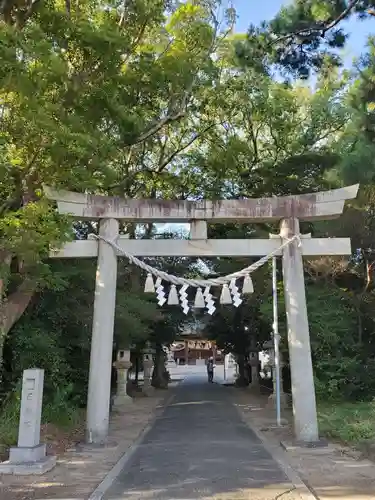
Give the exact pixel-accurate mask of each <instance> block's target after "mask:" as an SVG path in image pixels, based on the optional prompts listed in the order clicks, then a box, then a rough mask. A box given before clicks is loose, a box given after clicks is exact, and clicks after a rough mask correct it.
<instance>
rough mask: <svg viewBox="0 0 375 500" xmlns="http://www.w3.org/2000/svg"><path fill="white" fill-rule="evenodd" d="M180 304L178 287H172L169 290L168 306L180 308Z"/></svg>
mask: <svg viewBox="0 0 375 500" xmlns="http://www.w3.org/2000/svg"><path fill="white" fill-rule="evenodd" d="M179 304H180V299H179V298H178V293H177V288H176V285H172V286H171V288H170V290H169V295H168V305H169V306H178V305H179Z"/></svg>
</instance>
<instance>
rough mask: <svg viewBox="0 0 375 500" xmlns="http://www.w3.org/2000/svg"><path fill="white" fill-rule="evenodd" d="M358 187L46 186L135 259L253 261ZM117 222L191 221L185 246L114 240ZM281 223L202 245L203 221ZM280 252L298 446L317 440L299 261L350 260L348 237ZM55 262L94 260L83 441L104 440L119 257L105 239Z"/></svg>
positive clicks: (58, 254) (73, 245) (63, 206)
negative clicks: (77, 189)
mask: <svg viewBox="0 0 375 500" xmlns="http://www.w3.org/2000/svg"><path fill="white" fill-rule="evenodd" d="M357 192H358V185H354V186H349V187H346V188H341V189H335V190H331V191H325V192H319V193H312V194H304V195H298V196H285V197H273V198H260V199H247V200H220V201H208V200H202V201H198V202H193V201H180V200H173V201H163V200H137V199H123V198H118V197H107V196H97V195H89V194H79V193H73V192H69V191H56V190H53V189H52V188H48V187H47V188H45V193H46V196H47V197H48V198H49V199H51V200H55V201H56V202H57V206H58V210H59V212H60V213H61V214H71V215H72V216H73V217H74V218H76V219H78V220H84V219H89V220H98V221H99V235H100V236H102V237H103V238H106V239H107V240H112V241H113V240H116V242H117V245H119V247H120V248H121V249H123V250H125V251H126V252H128V253H130V254H132V255H134V256H143V257H146V256H150V257H151V256H152V257H156V256H163V257H167V256H187V257H201V256H205V257H230V256H231V257H250V256H264V255H267V254H269V253H271V252H273V251H275V250H277V248H278V247H279V246H280V245H281V244H282V243H283V242H285V241H287V240H288V239H290V238H292V237H293V236H295V235H299V232H300V230H299V222H300V221H317V220H324V219H332V218H336V217H339V216H340V215H341V214H342V211H343V208H344V203H345V200H348V199H353V198H355V197H356V195H357ZM119 220H122V221H128V222H134V223H145V222H153V223H190V224H191V230H190V240H172V241H171V240H145V239H139V240H137V239H128V238H127V237H121V236H119ZM208 222H209V223H211V224H214V223H224V222H237V223H260V222H279V223H280V234H279V235H270V239H247V240H246V239H242V240H237V239H236V240H230V239H226V240H219V239H218V240H216V239H207V223H208ZM300 241H301V242H302V244H301V245H299V243H298V241H297V240H296V239H295V240H294V241H292V242H291V243H290V244H289V245H288V246H286V247H285V248H284V249H283V250H282V251H281V252H280V255H282V265H283V279H284V292H285V307H286V315H287V326H288V344H289V355H290V363H291V379H292V396H293V414H294V429H295V437H296V440H297V441H301V442H306V443H311V442H316V441H318V439H319V434H318V424H317V413H316V402H315V389H314V379H313V369H312V362H311V349H310V336H309V325H308V317H307V307H306V296H305V284H304V274H303V262H302V256H308V257H314V256H321V255H350V254H351V244H350V239H349V238H311V235H309V234H307V235H301V240H300ZM51 257H53V258H77V257H96V258H97V260H98V265H97V273H96V287H95V302H94V319H93V330H92V344H91V359H90V375H89V389H88V402H87V424H86V432H87V434H86V437H87V440H88V442H90V443H101V442H103V441H104V440H105V439H106V437H107V434H108V426H109V402H110V379H111V364H112V345H113V327H114V313H115V302H116V279H117V255H116V252H115V250H114V249H113V248H112V247H111V246H110V245H109V244H108V243H106V242H105V241H103V240H99V241H98V240H78V241H74V242H70V243H67V244H66V245H65V246H64V247H63V248H62V249H60V250H57V251H52V252H51Z"/></svg>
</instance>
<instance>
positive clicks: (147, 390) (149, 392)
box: [142, 384, 155, 396]
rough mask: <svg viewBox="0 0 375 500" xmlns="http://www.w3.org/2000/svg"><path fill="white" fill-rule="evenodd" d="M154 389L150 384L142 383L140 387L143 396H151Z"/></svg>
mask: <svg viewBox="0 0 375 500" xmlns="http://www.w3.org/2000/svg"><path fill="white" fill-rule="evenodd" d="M154 391H155V388H154V387H152V385H151V384H150V385H146V386H145V385H144V386H143V387H142V394H143V395H144V396H151V395H152V394H153V393H154Z"/></svg>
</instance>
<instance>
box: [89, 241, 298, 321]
mask: <svg viewBox="0 0 375 500" xmlns="http://www.w3.org/2000/svg"><path fill="white" fill-rule="evenodd" d="M90 236H91V237H93V238H95V239H98V240H102V241H104V242H106V243H107V244H108V245H110V246H111V247H113V248H114V249H115V250H117V252H119V253H120V254H122V255H124V256H125V257H126V258H127V259H128V260H129V261H130V262H132V263H133V264H135V265H136V266H138V267H140V268H141V269H143V270H144V271H146V272H147V273H148V276H147V280H146V285H145V292H155V289H156V292H157V297H158V303H159V305H161V306H162V305H163V304H165V302H168V304H169V305H178V304H179V303H180V302H181V306H182V308H183V311H184V313H185V314H187V313H188V311H189V309H190V308H189V306H188V300H187V293H186V292H187V289H188V288H189V287H194V288H197V289H198V290H197V293H196V297H195V303H194V307H197V308H205V307H207V309H208V312H209V314H213V312H214V311H215V309H216V308H215V307H214V301H213V300H212V298H213V296H212V295H211V294H210V287H211V286H222V293H221V297H220V303H221V304H231V303H232V296H233V304H234V305H235V306H236V307H238V306H239V305H240V304H241V303H242V300H241V298H240V293H239V291H238V287H237V286H236V280H237V279H239V278H244V284H243V288H242V293H243V294H246V293H252V292H253V291H254V289H253V284H252V281H251V277H250V274H251V273H252V272H254V271H256V270H257V269H259V268H260V267H262V266H263V265H264V264H266V262H268V261H269V260H270V259H272V258H273V257H275V256H276V255H277V254H278V253H279V252H280V251H281V250H283V249H284V248H285V247H287V246H288V245H290V244H291V243H292V242H294V241H296V240H297V241H298V242H299V245H298V246H300V245H301V239H300V235H295V236H293V237H292V238H290V239H288V240H286V241H285V242H284V243H283V244H282V245H280V246H279V247H278V248H276V249H275V250H274V251H273V252H271V253H269V254H268V255H265V256H264V257H262V258H261V259H259V260H258V261H257V262H254V263H253V264H251V265H250V266H248V267H245V268H244V269H242V270H241V271H237V272H235V273H232V274H228V275H226V276H222V277H220V278H211V279H205V280H198V279H188V278H181V277H178V276H175V275H173V274H168V273H166V272H164V271H160V270H159V269H156V268H154V267H152V266H149V265H148V264H146V263H145V262H143V261H142V260H139V259H138V258H137V257H135V256H134V255H132V254H130V253H128V252H126V251H125V250H123V249H122V248H121V247H120V246H119V245H118V244H117V243H116V241H114V240H109V239H108V238H105V237H104V236H100V235H96V234H92V235H90ZM116 240H117V238H116ZM152 276H155V277H156V278H157V279H156V283H155V284H154V282H153V279H152ZM162 281H167V282H169V283H171V284H172V286H171V289H170V291H169V297H168V300H167V299H166V298H165V293H164V289H163V285H162ZM228 285H229V286H228ZM176 286H181V287H182V288H181V289H180V290H179V291H178V292H177V289H176ZM202 288H205V290H204V291H203V290H202ZM178 295H180V299H179V298H178Z"/></svg>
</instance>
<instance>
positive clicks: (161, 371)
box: [151, 344, 168, 389]
mask: <svg viewBox="0 0 375 500" xmlns="http://www.w3.org/2000/svg"><path fill="white" fill-rule="evenodd" d="M151 384H152V386H153V387H156V388H157V389H166V388H167V387H168V373H167V371H166V369H165V353H164V351H163V349H162V346H161V345H160V344H159V345H157V346H156V353H155V364H154V370H153V372H152V381H151Z"/></svg>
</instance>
